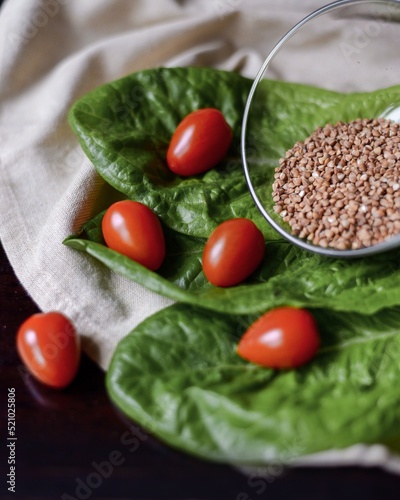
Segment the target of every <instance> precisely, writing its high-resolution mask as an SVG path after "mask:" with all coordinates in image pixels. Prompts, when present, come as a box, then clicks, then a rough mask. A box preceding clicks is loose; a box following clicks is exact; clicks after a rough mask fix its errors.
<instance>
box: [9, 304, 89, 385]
mask: <svg viewBox="0 0 400 500" xmlns="http://www.w3.org/2000/svg"><path fill="white" fill-rule="evenodd" d="M17 351H18V354H19V356H20V358H21V360H22V361H23V363H24V365H25V366H26V368H27V369H28V371H29V372H30V373H31V374H32V375H33V376H34V377H35V378H36V379H37V380H39V381H40V382H42V383H43V384H46V385H48V386H51V387H54V388H57V389H62V388H64V387H66V386H67V385H69V384H70V383H71V382H72V380H73V379H74V378H75V375H76V373H77V371H78V368H79V360H80V341H79V337H78V336H77V334H76V332H75V328H74V326H73V324H72V323H71V321H70V320H69V319H68V318H67V317H66V316H64V315H63V314H61V313H59V312H56V311H52V312H48V313H38V314H34V315H33V316H30V317H29V318H28V319H27V320H26V321H24V323H22V325H21V326H20V328H19V330H18V333H17Z"/></svg>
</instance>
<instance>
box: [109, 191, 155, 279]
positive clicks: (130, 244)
mask: <svg viewBox="0 0 400 500" xmlns="http://www.w3.org/2000/svg"><path fill="white" fill-rule="evenodd" d="M102 231H103V236H104V239H105V241H106V243H107V246H108V247H110V248H111V249H112V250H115V251H117V252H119V253H122V254H123V255H126V256H127V257H129V258H131V259H132V260H134V261H136V262H139V264H142V265H143V266H145V267H147V268H148V269H151V270H152V271H155V270H156V269H158V268H159V267H160V266H161V264H162V262H163V260H164V257H165V239H164V232H163V229H162V226H161V223H160V221H159V219H158V217H157V215H156V214H155V213H154V212H153V211H152V210H150V208H148V207H146V205H143V204H142V203H139V202H137V201H130V200H124V201H118V202H117V203H114V204H113V205H111V206H110V208H109V209H108V210H107V211H106V213H105V214H104V217H103V220H102Z"/></svg>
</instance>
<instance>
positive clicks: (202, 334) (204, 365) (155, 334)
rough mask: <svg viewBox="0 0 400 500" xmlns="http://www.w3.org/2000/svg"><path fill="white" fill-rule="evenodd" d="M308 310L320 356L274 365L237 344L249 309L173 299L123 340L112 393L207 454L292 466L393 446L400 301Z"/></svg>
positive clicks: (169, 435) (137, 414) (161, 433)
mask: <svg viewBox="0 0 400 500" xmlns="http://www.w3.org/2000/svg"><path fill="white" fill-rule="evenodd" d="M312 312H313V314H314V316H315V318H316V320H317V323H318V326H319V329H320V332H321V336H322V347H321V349H320V352H319V354H318V355H317V357H316V358H315V359H314V360H313V361H311V362H310V363H309V364H308V365H306V366H304V367H302V368H301V369H298V370H296V371H282V372H277V371H273V370H269V369H265V368H261V367H257V366H255V365H252V364H250V363H247V362H245V361H243V360H242V359H241V358H239V357H238V356H237V355H236V353H235V350H236V345H237V342H238V339H239V337H240V335H241V334H242V333H243V330H244V329H245V328H246V327H247V326H248V324H249V323H250V322H251V321H252V320H253V319H254V318H252V317H251V316H243V317H242V316H232V315H222V314H217V313H211V312H209V311H206V310H204V309H199V308H195V307H191V306H187V305H183V304H178V305H174V306H172V307H169V308H167V309H165V310H163V311H161V312H159V313H157V314H155V315H154V316H152V317H151V318H149V319H147V320H145V321H144V322H143V323H142V324H141V325H139V326H138V327H137V328H136V329H135V330H134V331H133V332H132V333H131V334H130V335H128V336H127V337H125V338H124V339H123V340H122V341H121V342H120V344H119V345H118V347H117V350H116V352H115V354H114V357H113V360H112V363H111V366H110V369H109V371H108V374H107V388H108V392H109V395H110V397H111V399H112V400H113V401H114V402H115V403H116V404H117V405H118V406H119V407H120V408H121V409H122V410H123V411H124V412H125V413H126V414H127V415H129V416H130V417H131V418H132V419H134V420H135V421H137V422H140V423H141V424H142V425H143V426H144V427H147V428H148V429H149V430H151V431H152V432H153V433H154V434H155V435H156V436H158V437H159V438H161V439H162V440H164V441H165V442H166V443H168V444H170V445H172V446H175V447H177V448H179V449H182V450H185V451H187V452H190V453H192V454H194V455H198V456H200V457H202V458H205V459H209V460H216V461H224V462H231V463H236V464H241V465H244V464H246V465H257V464H262V463H265V462H266V461H268V460H272V461H276V460H279V461H281V462H283V463H285V462H290V461H292V460H293V459H294V458H296V457H298V456H300V455H305V454H309V453H314V452H318V451H321V450H326V449H330V448H336V449H337V448H343V447H347V446H350V445H352V444H354V443H360V442H362V443H375V442H386V443H387V444H391V443H394V442H395V440H396V438H397V439H398V438H399V434H400V431H399V421H400V392H399V391H398V380H399V377H400V364H399V362H398V359H399V357H400V310H399V309H398V308H396V309H389V310H383V311H381V312H379V313H377V314H375V315H371V316H366V315H360V314H356V313H346V314H345V313H335V312H332V311H329V310H326V309H321V310H313V311H312Z"/></svg>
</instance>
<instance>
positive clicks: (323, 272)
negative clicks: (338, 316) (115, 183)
mask: <svg viewBox="0 0 400 500" xmlns="http://www.w3.org/2000/svg"><path fill="white" fill-rule="evenodd" d="M101 218H102V214H99V215H98V216H97V217H96V218H95V219H93V220H92V221H90V222H89V223H88V224H87V225H86V226H85V227H84V233H83V234H82V235H81V236H80V237H77V236H71V237H69V238H67V239H66V240H65V244H66V245H68V246H70V247H72V248H75V249H77V250H81V251H84V252H86V253H88V254H89V255H91V256H92V257H95V258H96V259H97V260H99V261H100V262H102V263H103V264H105V265H106V266H107V267H108V268H110V269H113V270H114V271H115V272H117V273H119V274H121V275H123V276H125V277H126V278H128V279H131V280H133V281H135V282H137V283H139V284H140V285H142V286H145V287H147V288H148V289H150V290H152V291H153V292H157V293H160V294H162V295H165V296H166V297H168V298H170V299H172V300H175V301H179V302H184V303H187V304H193V305H198V306H201V307H205V308H207V309H213V310H215V311H219V312H224V313H231V314H246V313H261V312H263V311H266V310H267V309H271V308H272V307H276V306H279V305H295V306H306V307H329V308H331V309H334V310H338V311H356V312H363V313H368V314H370V313H374V312H376V311H378V310H380V309H382V308H386V307H390V306H394V305H399V304H400V285H399V283H400V264H399V262H400V252H399V251H393V252H390V253H387V254H380V255H376V256H374V257H369V258H364V259H358V260H355V261H349V260H333V259H330V258H326V257H320V256H317V255H313V254H310V253H307V252H304V251H303V250H300V249H298V248H296V247H294V246H293V245H290V244H289V243H287V242H286V241H283V240H275V241H267V243H266V255H265V258H264V261H263V263H262V264H261V266H260V267H259V268H258V269H257V270H256V272H255V273H253V275H252V276H251V277H250V278H249V279H248V280H247V281H246V282H245V283H244V284H241V285H239V286H235V287H230V288H218V287H214V286H212V285H210V283H208V281H207V280H206V278H205V276H204V274H203V271H202V264H201V257H202V252H203V248H204V244H205V241H206V240H205V239H203V238H196V237H194V236H188V235H183V234H181V233H179V232H176V231H173V230H172V229H169V228H167V227H165V228H164V231H165V235H166V242H167V255H166V258H165V261H164V264H163V265H162V267H161V268H160V269H159V270H158V271H157V272H153V271H149V270H148V269H146V268H144V267H143V266H141V265H140V264H138V263H136V262H134V261H133V260H131V259H129V258H128V257H125V256H123V255H121V254H119V253H117V252H115V251H113V250H111V249H109V248H107V247H106V246H105V245H104V242H103V240H102V236H101V226H100V225H101Z"/></svg>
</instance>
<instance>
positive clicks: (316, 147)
mask: <svg viewBox="0 0 400 500" xmlns="http://www.w3.org/2000/svg"><path fill="white" fill-rule="evenodd" d="M272 196H273V200H274V202H275V206H274V210H275V212H277V213H278V214H280V215H281V217H283V220H284V221H286V222H287V223H289V225H290V227H291V229H292V232H293V233H294V234H295V235H298V236H299V237H300V238H307V239H308V240H310V241H311V242H312V243H314V244H316V245H320V246H322V247H332V248H336V249H340V250H344V249H349V248H352V249H356V248H362V247H368V246H370V245H374V244H376V243H380V242H382V241H384V240H385V239H387V238H389V237H391V236H393V235H395V234H398V233H400V126H399V125H398V124H397V123H394V122H392V121H390V120H386V119H383V118H379V119H357V120H354V121H352V122H350V123H342V122H339V123H337V124H336V125H326V126H325V127H323V128H322V127H320V128H318V129H316V130H315V131H314V132H313V133H312V134H311V136H310V137H308V138H307V139H306V140H305V141H304V142H297V143H296V144H295V145H294V146H293V148H292V149H290V150H289V151H287V153H286V156H285V158H282V159H281V160H280V161H279V167H278V168H276V170H275V181H274V183H273V193H272Z"/></svg>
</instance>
